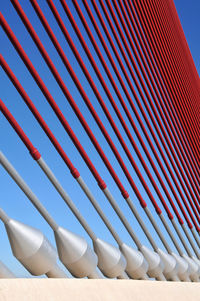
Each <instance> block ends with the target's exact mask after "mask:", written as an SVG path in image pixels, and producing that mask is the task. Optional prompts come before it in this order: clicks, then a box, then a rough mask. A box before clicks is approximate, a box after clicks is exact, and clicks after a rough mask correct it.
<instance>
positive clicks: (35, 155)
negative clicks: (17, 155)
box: [0, 99, 41, 161]
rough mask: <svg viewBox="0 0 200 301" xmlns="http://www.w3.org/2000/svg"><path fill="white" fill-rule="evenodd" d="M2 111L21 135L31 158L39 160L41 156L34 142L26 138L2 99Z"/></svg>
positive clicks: (0, 105) (0, 108)
mask: <svg viewBox="0 0 200 301" xmlns="http://www.w3.org/2000/svg"><path fill="white" fill-rule="evenodd" d="M0 111H1V112H2V113H3V115H4V116H5V117H6V119H7V120H8V122H9V123H10V124H11V126H12V127H13V128H14V130H15V132H16V133H17V134H18V135H19V137H20V138H21V140H22V141H23V143H24V144H25V145H26V147H27V148H28V150H29V152H30V154H31V156H32V157H33V159H34V160H36V161H37V160H39V159H40V158H41V155H40V153H39V151H38V150H37V149H36V148H35V147H34V146H33V144H32V142H31V141H30V140H29V138H28V137H27V136H26V134H25V133H24V131H23V130H22V128H21V127H20V125H19V124H18V123H17V121H16V120H15V118H14V117H13V116H12V114H11V113H10V111H9V110H8V108H7V107H6V106H5V104H4V103H3V101H2V100H1V99H0Z"/></svg>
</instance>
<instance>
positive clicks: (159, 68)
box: [123, 0, 198, 164]
mask: <svg viewBox="0 0 200 301" xmlns="http://www.w3.org/2000/svg"><path fill="white" fill-rule="evenodd" d="M123 1H124V3H125V6H126V9H127V11H128V13H129V16H130V18H131V22H132V25H133V27H134V30H135V32H136V34H137V38H138V40H139V42H140V44H141V46H142V42H143V43H144V47H145V48H144V47H143V52H144V53H146V52H145V50H146V51H147V53H148V56H149V59H150V61H151V62H152V64H153V67H154V69H155V72H156V75H157V76H158V78H159V81H160V84H161V85H162V88H163V90H164V92H165V96H166V98H167V100H168V105H169V106H170V109H171V111H172V113H173V117H174V118H175V120H176V122H175V123H177V124H178V126H179V130H180V131H181V135H182V137H183V139H184V141H185V143H186V146H187V148H188V149H189V151H190V147H188V143H189V141H188V139H187V132H184V130H183V128H182V124H181V122H180V121H179V118H178V116H177V115H176V112H175V109H174V107H173V105H172V99H176V97H177V95H176V93H175V92H176V90H175V91H174V89H173V86H172V83H171V82H170V81H168V78H166V76H165V75H164V72H163V62H162V60H161V61H160V60H159V57H158V56H157V55H156V53H155V50H154V48H153V46H152V43H151V40H150V39H149V37H150V35H151V32H150V34H147V32H146V29H145V26H144V24H143V20H142V19H141V16H140V12H139V11H138V15H137V14H136V12H135V9H134V7H133V3H132V1H130V0H128V3H127V1H126V0H123ZM136 9H137V7H136ZM141 13H143V12H141ZM131 14H132V15H131ZM138 16H139V17H140V21H139V19H138ZM133 17H134V20H135V23H136V26H134V23H133V21H134V20H133ZM140 22H141V25H142V26H143V30H144V33H143V30H142V27H141V25H140ZM144 34H145V35H146V36H147V40H148V43H149V44H148V43H147V40H146V38H145V35H144ZM141 40H142V41H141ZM156 51H157V49H156ZM148 56H146V59H147V60H148ZM165 88H166V90H167V91H166V90H165ZM167 93H169V96H170V97H169V98H168V94H167ZM165 105H166V107H167V109H168V106H167V103H165ZM168 110H169V109H168ZM192 152H193V156H194V157H195V159H196V160H197V164H198V159H197V157H196V151H195V150H194V148H193V146H192Z"/></svg>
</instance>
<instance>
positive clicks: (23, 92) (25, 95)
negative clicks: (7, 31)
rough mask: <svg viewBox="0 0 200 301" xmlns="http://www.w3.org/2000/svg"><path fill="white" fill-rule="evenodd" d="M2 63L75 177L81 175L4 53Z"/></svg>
mask: <svg viewBox="0 0 200 301" xmlns="http://www.w3.org/2000/svg"><path fill="white" fill-rule="evenodd" d="M0 63H1V66H2V68H3V69H4V71H5V72H6V74H7V75H8V77H9V78H10V80H11V82H12V83H13V85H14V86H15V88H16V89H17V91H18V92H19V94H20V95H21V97H22V98H23V100H24V101H25V103H26V105H27V106H28V107H29V109H30V111H31V112H32V113H33V115H34V116H35V118H36V120H37V121H38V123H39V124H40V126H41V127H42V129H43V130H44V132H45V133H46V135H47V136H48V137H49V139H50V141H51V142H52V144H53V145H54V147H55V148H56V150H57V152H58V153H59V154H60V156H61V157H62V159H63V160H64V162H65V163H66V164H67V166H68V168H69V169H70V171H71V173H72V175H73V176H74V178H78V177H79V176H80V174H79V172H78V170H77V169H76V168H75V167H74V165H73V164H72V162H71V161H70V159H69V158H68V157H67V155H66V154H65V152H64V150H63V149H62V147H61V145H60V144H59V142H58V141H57V139H56V138H55V136H54V135H53V133H52V132H51V130H50V129H49V127H48V125H47V124H46V122H45V121H44V119H43V118H42V116H41V115H40V113H39V111H38V110H37V109H36V107H35V105H34V104H33V102H32V101H31V99H30V98H29V96H28V94H27V93H26V92H25V90H24V88H23V87H22V85H21V84H20V82H19V81H18V79H17V78H16V76H15V75H14V73H13V72H12V70H11V69H10V67H9V66H8V64H7V63H6V61H5V59H4V58H3V56H2V55H0Z"/></svg>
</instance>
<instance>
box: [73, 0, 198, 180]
mask: <svg viewBox="0 0 200 301" xmlns="http://www.w3.org/2000/svg"><path fill="white" fill-rule="evenodd" d="M74 1H75V0H73V2H74ZM106 3H107V4H108V7H109V11H110V13H111V15H112V17H113V20H114V22H115V25H116V27H117V29H118V31H119V34H120V37H121V39H122V41H123V43H124V46H125V48H126V50H127V52H128V54H129V57H130V59H131V62H132V64H133V66H134V69H135V71H136V73H137V76H138V78H139V80H140V83H141V85H142V87H143V89H144V92H145V95H146V97H147V99H148V101H149V103H150V105H151V108H152V110H153V112H154V115H155V117H156V120H157V121H158V123H159V126H160V128H161V130H162V133H163V135H164V137H165V139H166V141H167V144H168V146H169V148H170V150H171V152H172V154H173V157H174V158H175V161H178V159H177V156H176V154H175V152H174V150H173V148H172V146H171V142H170V140H169V138H168V136H167V134H166V132H165V129H164V127H163V123H162V122H161V120H160V118H159V115H158V113H157V111H156V109H155V107H154V104H153V102H152V99H151V97H150V95H149V93H148V91H147V88H146V86H145V84H144V81H143V79H142V76H141V75H140V73H139V70H138V68H137V65H136V63H135V61H134V57H133V55H132V52H131V51H130V48H129V46H128V44H127V42H126V39H125V36H124V34H123V32H122V29H121V27H120V25H119V22H118V19H117V17H116V15H115V13H114V10H113V8H112V6H111V4H110V1H108V0H106ZM114 3H115V4H116V1H115V0H114ZM118 16H119V18H120V21H121V22H122V25H123V29H124V31H125V32H126V34H127V37H128V40H129V42H130V44H131V48H132V50H133V52H134V55H135V57H138V55H137V52H136V50H135V47H134V45H133V43H132V39H131V36H130V34H129V33H128V31H127V28H126V25H125V23H124V20H123V18H122V16H121V14H118ZM137 61H138V63H139V62H140V60H139V58H138V60H137ZM140 63H141V62H140ZM140 68H141V71H142V74H143V76H144V78H145V80H146V83H147V84H148V88H149V90H150V91H151V95H152V97H153V99H154V101H155V103H156V104H157V108H158V109H159V113H160V115H161V116H162V120H163V122H164V124H165V127H166V129H167V131H168V134H169V136H170V138H171V141H172V143H173V145H174V148H175V150H176V152H177V153H178V157H179V159H180V161H181V163H182V165H183V167H184V169H185V171H186V174H187V176H188V178H189V180H190V181H191V182H192V179H193V180H194V182H195V184H196V186H198V184H197V182H196V178H195V177H194V176H193V173H192V171H191V168H190V165H188V164H187V165H188V169H189V170H190V172H191V175H192V179H191V175H190V173H189V172H188V170H187V167H186V165H185V162H184V160H183V159H182V156H181V155H180V151H179V149H178V148H177V146H176V143H175V141H174V138H173V136H172V134H171V131H170V130H169V127H168V125H167V124H166V120H165V118H164V116H163V113H162V111H161V110H160V106H159V104H158V101H157V99H156V97H155V94H154V92H153V90H152V88H151V85H150V83H149V80H148V78H147V76H146V73H145V71H144V69H143V67H142V65H141V64H140ZM185 160H186V158H185ZM186 162H187V160H186ZM187 163H188V162H187ZM192 184H193V182H192Z"/></svg>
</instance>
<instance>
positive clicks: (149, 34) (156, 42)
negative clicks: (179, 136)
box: [138, 2, 182, 121]
mask: <svg viewBox="0 0 200 301" xmlns="http://www.w3.org/2000/svg"><path fill="white" fill-rule="evenodd" d="M138 6H139V8H140V12H141V14H143V13H145V18H144V16H143V18H144V19H143V20H144V22H145V23H146V22H147V21H148V25H147V29H148V26H150V29H151V30H148V34H146V37H147V39H148V40H149V37H151V39H152V36H151V33H152V32H153V28H152V27H151V25H150V20H151V19H149V17H148V15H147V12H146V8H145V7H143V9H142V8H141V7H140V3H139V2H138ZM158 26H159V25H158ZM156 30H157V27H156V29H155V31H154V33H155V34H156ZM158 42H159V41H158V38H157V39H155V44H156V45H157V47H158ZM152 43H153V45H154V42H152ZM158 49H159V50H160V52H161V53H162V51H165V49H163V48H161V49H162V50H161V49H160V48H158ZM155 51H156V52H157V48H155ZM158 57H159V56H158ZM165 60H166V57H165V56H164V57H162V61H163V62H165ZM162 61H161V62H162ZM165 68H168V64H165ZM170 71H171V69H170V70H168V69H167V72H168V76H169V77H171V72H170ZM171 83H172V85H173V84H174V81H173V80H172V79H171ZM178 92H180V91H178ZM175 93H177V89H176V88H175ZM180 97H181V96H180V95H179V97H177V99H179V98H180ZM173 104H175V103H173ZM180 120H181V121H182V119H180Z"/></svg>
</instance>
